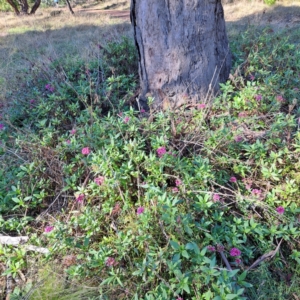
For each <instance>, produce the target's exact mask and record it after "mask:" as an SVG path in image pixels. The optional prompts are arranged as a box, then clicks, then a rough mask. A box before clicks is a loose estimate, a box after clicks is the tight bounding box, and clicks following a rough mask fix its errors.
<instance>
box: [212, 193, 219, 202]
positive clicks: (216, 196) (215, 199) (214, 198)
mask: <svg viewBox="0 0 300 300" xmlns="http://www.w3.org/2000/svg"><path fill="white" fill-rule="evenodd" d="M213 201H214V202H217V201H220V195H219V194H214V195H213Z"/></svg>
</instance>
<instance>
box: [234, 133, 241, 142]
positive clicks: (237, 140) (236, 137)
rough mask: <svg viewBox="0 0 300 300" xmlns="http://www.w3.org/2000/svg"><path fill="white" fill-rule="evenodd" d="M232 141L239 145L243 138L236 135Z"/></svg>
mask: <svg viewBox="0 0 300 300" xmlns="http://www.w3.org/2000/svg"><path fill="white" fill-rule="evenodd" d="M234 140H235V141H236V142H237V143H239V142H241V141H242V140H243V137H241V136H240V135H237V136H235V137H234Z"/></svg>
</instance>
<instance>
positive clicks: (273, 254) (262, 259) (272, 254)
mask: <svg viewBox="0 0 300 300" xmlns="http://www.w3.org/2000/svg"><path fill="white" fill-rule="evenodd" d="M281 243H282V239H281V241H280V242H279V244H278V245H277V247H276V249H275V250H272V251H270V252H268V253H266V254H264V255H262V256H261V257H260V258H258V259H257V260H256V261H255V262H254V263H253V264H252V265H251V266H250V267H249V268H248V269H247V270H246V271H249V270H251V269H253V268H255V267H257V266H258V265H259V264H260V263H262V262H263V261H264V260H266V259H272V258H273V257H274V256H275V254H276V253H277V252H278V250H279V248H280V245H281Z"/></svg>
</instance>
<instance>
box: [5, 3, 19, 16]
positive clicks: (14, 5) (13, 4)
mask: <svg viewBox="0 0 300 300" xmlns="http://www.w3.org/2000/svg"><path fill="white" fill-rule="evenodd" d="M6 2H7V3H8V4H9V5H10V6H11V7H12V8H13V10H14V11H15V14H16V15H19V14H20V11H19V9H18V6H17V5H16V3H15V2H14V1H13V0H6Z"/></svg>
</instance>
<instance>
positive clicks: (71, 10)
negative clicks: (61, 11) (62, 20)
mask: <svg viewBox="0 0 300 300" xmlns="http://www.w3.org/2000/svg"><path fill="white" fill-rule="evenodd" d="M66 2H67V5H68V7H69V11H70V12H71V14H72V15H74V11H73V9H72V6H71V4H70V2H69V0H66Z"/></svg>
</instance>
